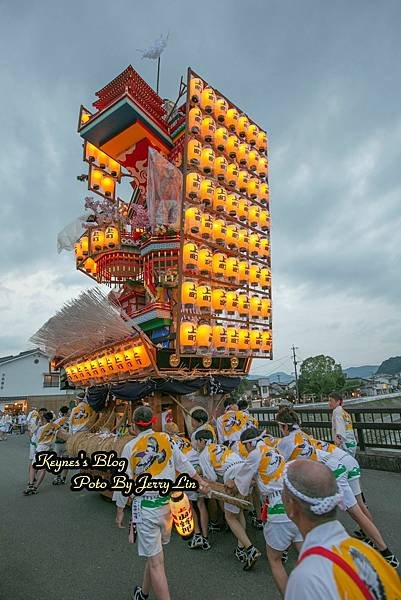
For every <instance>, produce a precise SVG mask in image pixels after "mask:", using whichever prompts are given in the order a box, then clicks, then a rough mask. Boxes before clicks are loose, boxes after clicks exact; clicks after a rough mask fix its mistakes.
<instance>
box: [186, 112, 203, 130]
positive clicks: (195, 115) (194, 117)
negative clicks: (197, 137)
mask: <svg viewBox="0 0 401 600" xmlns="http://www.w3.org/2000/svg"><path fill="white" fill-rule="evenodd" d="M201 124H202V111H200V110H199V108H196V107H195V108H191V110H190V111H189V115H188V127H189V131H190V132H191V133H199V132H200V129H201Z"/></svg>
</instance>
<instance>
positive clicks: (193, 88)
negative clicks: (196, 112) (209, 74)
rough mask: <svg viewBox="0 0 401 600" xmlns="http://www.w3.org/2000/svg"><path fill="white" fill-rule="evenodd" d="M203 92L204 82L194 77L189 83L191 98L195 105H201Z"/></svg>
mask: <svg viewBox="0 0 401 600" xmlns="http://www.w3.org/2000/svg"><path fill="white" fill-rule="evenodd" d="M202 92H203V81H202V79H199V77H192V78H191V81H190V82H189V97H190V98H191V102H193V103H194V104H200V101H201V95H202Z"/></svg>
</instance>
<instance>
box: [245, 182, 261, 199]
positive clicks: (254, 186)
mask: <svg viewBox="0 0 401 600" xmlns="http://www.w3.org/2000/svg"><path fill="white" fill-rule="evenodd" d="M247 193H248V196H249V197H250V198H252V199H256V198H257V197H258V196H259V181H258V180H257V179H256V178H255V177H251V178H250V179H249V181H248V187H247Z"/></svg>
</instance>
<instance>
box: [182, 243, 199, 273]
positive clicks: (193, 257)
mask: <svg viewBox="0 0 401 600" xmlns="http://www.w3.org/2000/svg"><path fill="white" fill-rule="evenodd" d="M182 262H183V265H184V269H186V270H192V269H196V268H197V266H198V248H197V246H196V244H194V243H193V242H186V244H184V247H183V249H182Z"/></svg>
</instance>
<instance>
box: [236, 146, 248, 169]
mask: <svg viewBox="0 0 401 600" xmlns="http://www.w3.org/2000/svg"><path fill="white" fill-rule="evenodd" d="M248 154H249V148H248V144H246V143H245V142H242V144H240V145H239V146H238V151H237V160H238V164H239V165H240V167H246V166H247V164H248Z"/></svg>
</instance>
